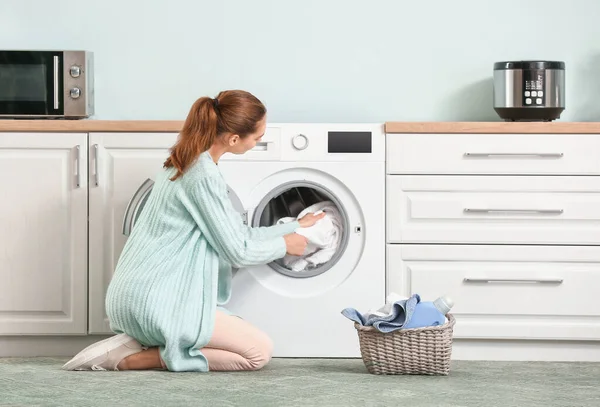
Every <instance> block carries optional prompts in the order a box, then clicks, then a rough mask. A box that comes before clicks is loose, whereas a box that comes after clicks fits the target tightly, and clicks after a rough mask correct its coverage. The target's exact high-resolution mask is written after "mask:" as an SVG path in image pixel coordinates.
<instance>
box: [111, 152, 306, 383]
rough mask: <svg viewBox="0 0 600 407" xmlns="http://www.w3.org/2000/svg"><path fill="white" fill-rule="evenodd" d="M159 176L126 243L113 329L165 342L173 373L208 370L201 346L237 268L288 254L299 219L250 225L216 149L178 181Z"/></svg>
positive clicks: (114, 284) (167, 173) (168, 172)
mask: <svg viewBox="0 0 600 407" xmlns="http://www.w3.org/2000/svg"><path fill="white" fill-rule="evenodd" d="M174 174H175V170H174V169H173V168H169V169H165V170H163V171H161V173H160V174H159V175H158V176H157V177H156V179H155V184H154V186H153V188H152V192H151V194H150V196H149V198H148V201H147V203H146V205H145V207H144V209H143V211H142V213H141V215H140V217H139V218H138V221H137V222H136V224H135V227H134V229H133V231H132V233H131V235H130V236H129V239H128V240H127V241H126V244H125V247H124V248H123V252H122V253H121V257H120V258H119V261H118V264H117V267H116V269H115V273H114V276H113V278H112V280H111V282H110V285H109V287H108V291H107V295H106V311H107V315H108V318H109V320H110V326H111V329H112V330H113V331H114V332H116V333H126V334H128V335H130V336H132V337H133V338H135V339H137V340H138V341H139V342H140V343H141V344H142V345H145V346H148V347H152V346H158V347H159V351H160V355H161V357H162V359H163V361H164V362H165V364H166V366H167V368H168V369H169V370H171V371H202V372H206V371H208V363H207V360H206V358H205V357H204V355H203V354H202V352H201V348H203V347H204V346H205V345H206V344H207V343H208V342H209V340H210V338H211V336H212V333H213V329H214V318H215V312H216V307H217V305H222V304H225V303H226V302H227V301H228V300H229V298H230V295H231V266H232V265H234V266H236V267H245V266H252V265H258V264H266V263H269V262H271V261H273V260H275V259H279V258H282V257H284V256H285V254H286V245H285V241H284V239H283V236H284V235H286V234H288V233H292V232H293V231H294V230H295V229H296V228H298V227H299V225H298V222H291V223H288V224H283V225H277V226H271V227H261V228H251V227H248V226H246V225H244V224H243V222H242V219H241V216H240V214H239V213H238V212H236V210H235V209H234V208H233V205H232V204H231V201H230V199H229V197H228V195H227V185H226V183H225V180H224V178H223V177H222V175H221V172H220V171H219V169H218V166H217V165H216V164H215V163H214V161H213V160H212V158H211V156H210V154H209V153H208V152H205V153H203V154H202V155H201V156H200V157H199V158H198V160H197V161H196V163H195V164H194V165H193V166H192V167H191V168H189V170H187V171H186V173H185V174H184V175H183V176H182V177H180V178H178V179H177V180H175V181H171V180H169V178H170V177H172V176H173V175H174Z"/></svg>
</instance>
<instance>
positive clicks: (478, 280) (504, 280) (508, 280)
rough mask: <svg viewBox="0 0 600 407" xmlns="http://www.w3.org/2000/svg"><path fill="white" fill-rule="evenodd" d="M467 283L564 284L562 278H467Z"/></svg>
mask: <svg viewBox="0 0 600 407" xmlns="http://www.w3.org/2000/svg"><path fill="white" fill-rule="evenodd" d="M464 282H465V283H486V284H493V283H504V284H562V282H563V280H562V278H541V279H537V280H528V279H511V278H465V279H464Z"/></svg>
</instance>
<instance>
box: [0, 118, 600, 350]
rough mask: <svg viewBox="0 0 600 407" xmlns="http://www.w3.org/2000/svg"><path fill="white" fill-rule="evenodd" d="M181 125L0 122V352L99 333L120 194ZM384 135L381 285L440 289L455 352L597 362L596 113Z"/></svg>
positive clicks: (77, 345) (159, 157) (122, 200)
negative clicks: (591, 119) (584, 119)
mask: <svg viewBox="0 0 600 407" xmlns="http://www.w3.org/2000/svg"><path fill="white" fill-rule="evenodd" d="M181 125H182V122H179V121H154V122H152V121H99V120H98V121H97V120H80V121H58V120H53V121H49V120H46V121H44V120H39V121H25V120H23V121H16V120H14V121H13V120H6V121H0V169H1V171H0V184H1V185H2V186H3V189H4V191H5V199H4V200H3V201H2V203H0V209H1V210H0V242H1V243H2V245H1V246H0V247H2V249H1V250H0V356H17V355H22V356H34V355H43V356H53V355H61V356H63V355H72V354H74V353H76V352H77V351H79V350H80V349H82V348H83V347H84V346H85V345H87V344H89V343H91V342H94V341H96V340H98V339H101V338H104V337H105V336H106V335H108V334H109V333H110V332H109V329H108V322H107V320H106V316H105V313H104V293H105V290H106V287H107V284H108V282H109V281H110V278H111V275H112V271H113V270H114V266H115V264H116V261H117V260H118V256H119V253H120V251H121V249H122V247H123V244H124V241H125V236H123V235H122V230H121V222H122V219H123V214H124V211H125V207H126V205H127V203H128V200H129V199H130V198H131V196H132V194H133V193H134V192H135V190H136V189H137V188H138V187H139V185H140V184H141V182H143V179H142V178H144V179H145V177H146V176H147V174H148V172H149V171H155V170H156V169H158V168H160V166H161V165H162V162H163V161H164V159H165V157H166V156H167V154H168V149H169V147H170V146H171V145H172V144H173V142H174V141H175V139H176V137H177V132H178V130H179V128H180V127H181ZM386 144H387V146H386V150H387V151H386V161H387V163H386V166H387V169H386V174H382V176H385V177H386V183H387V185H386V189H387V192H386V194H387V202H386V229H387V259H386V261H387V277H386V279H387V290H388V292H391V291H394V292H398V293H401V294H408V293H410V292H418V293H419V294H421V295H422V297H424V298H430V297H431V298H434V297H437V296H438V295H441V294H448V295H450V296H451V297H452V298H453V299H454V301H455V304H456V305H455V306H454V308H453V313H454V314H455V316H456V317H457V325H456V328H455V338H456V340H455V345H454V352H453V357H454V358H455V359H520V360H585V361H589V360H596V361H600V342H598V341H599V340H600V306H599V305H600V304H598V301H599V300H598V296H597V295H595V292H596V291H597V287H598V286H599V283H600V266H599V265H600V232H598V230H600V228H598V227H597V225H598V222H599V219H600V209H598V208H600V205H598V203H599V202H598V201H599V200H600V157H598V155H599V154H600V148H598V147H600V124H595V123H564V122H554V123H503V122H495V123H410V122H409V123H395V122H390V123H386ZM381 272H382V273H383V272H384V270H382V271H381ZM340 317H341V316H340ZM499 350H501V351H502V353H499V352H498V351H499Z"/></svg>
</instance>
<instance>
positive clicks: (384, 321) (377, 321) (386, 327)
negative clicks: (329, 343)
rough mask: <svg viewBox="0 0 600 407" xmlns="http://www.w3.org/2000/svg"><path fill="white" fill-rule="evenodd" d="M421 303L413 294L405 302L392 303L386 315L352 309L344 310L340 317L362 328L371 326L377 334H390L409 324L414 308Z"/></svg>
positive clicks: (416, 295) (419, 298)
mask: <svg viewBox="0 0 600 407" xmlns="http://www.w3.org/2000/svg"><path fill="white" fill-rule="evenodd" d="M420 301H421V297H420V296H419V294H413V295H412V296H411V297H410V298H409V299H407V300H399V301H396V302H394V304H393V305H392V309H391V311H390V313H389V314H388V315H384V316H381V315H374V314H372V313H365V314H361V313H360V312H358V311H357V310H355V309H354V308H345V309H344V310H342V315H343V316H345V317H346V318H348V319H350V320H352V321H354V322H356V323H358V324H360V325H363V326H372V327H374V328H375V329H377V330H378V331H379V332H384V333H385V332H392V331H395V330H397V329H401V328H402V327H403V326H404V325H405V324H408V323H409V322H410V319H411V318H412V315H413V313H414V312H415V307H416V306H417V304H418V303H419V302H420Z"/></svg>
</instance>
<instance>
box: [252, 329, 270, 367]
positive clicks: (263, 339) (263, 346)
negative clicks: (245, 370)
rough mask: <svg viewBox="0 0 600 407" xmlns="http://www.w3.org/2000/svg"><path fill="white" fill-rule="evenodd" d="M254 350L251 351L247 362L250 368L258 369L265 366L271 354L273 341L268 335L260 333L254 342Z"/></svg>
mask: <svg viewBox="0 0 600 407" xmlns="http://www.w3.org/2000/svg"><path fill="white" fill-rule="evenodd" d="M253 347H254V352H251V354H250V355H248V356H250V357H249V358H248V362H250V366H251V370H260V369H262V368H263V367H265V366H266V365H267V364H268V363H269V362H270V361H271V358H272V356H273V341H272V340H271V338H269V336H268V335H266V334H262V335H261V336H260V337H259V338H257V340H256V341H255V344H254V346H253Z"/></svg>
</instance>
